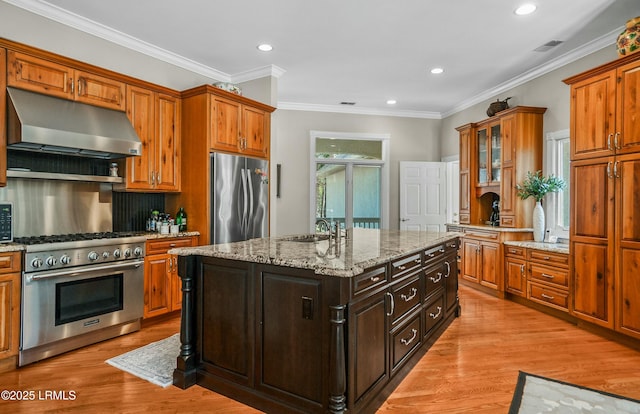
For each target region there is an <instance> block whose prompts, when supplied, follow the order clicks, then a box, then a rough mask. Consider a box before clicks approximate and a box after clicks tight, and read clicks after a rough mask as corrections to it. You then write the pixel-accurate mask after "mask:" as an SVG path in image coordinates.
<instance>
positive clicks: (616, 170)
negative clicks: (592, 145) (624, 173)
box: [613, 161, 622, 178]
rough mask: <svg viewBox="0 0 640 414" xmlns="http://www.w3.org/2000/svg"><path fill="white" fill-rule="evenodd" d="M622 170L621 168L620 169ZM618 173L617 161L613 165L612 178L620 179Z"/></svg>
mask: <svg viewBox="0 0 640 414" xmlns="http://www.w3.org/2000/svg"><path fill="white" fill-rule="evenodd" d="M620 168H622V166H621V167H620ZM619 172H620V171H618V161H616V162H614V163H613V178H620V174H618V173H619Z"/></svg>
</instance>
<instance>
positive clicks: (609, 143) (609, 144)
mask: <svg viewBox="0 0 640 414" xmlns="http://www.w3.org/2000/svg"><path fill="white" fill-rule="evenodd" d="M612 136H613V133H611V134H609V135H607V149H608V150H609V151H611V150H612V148H611V137H612Z"/></svg>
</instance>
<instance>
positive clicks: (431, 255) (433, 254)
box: [428, 253, 436, 258]
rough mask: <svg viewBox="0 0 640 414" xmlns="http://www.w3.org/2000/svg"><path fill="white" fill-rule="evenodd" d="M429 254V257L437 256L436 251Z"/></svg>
mask: <svg viewBox="0 0 640 414" xmlns="http://www.w3.org/2000/svg"><path fill="white" fill-rule="evenodd" d="M428 256H429V258H432V257H436V254H435V253H429V255H428Z"/></svg>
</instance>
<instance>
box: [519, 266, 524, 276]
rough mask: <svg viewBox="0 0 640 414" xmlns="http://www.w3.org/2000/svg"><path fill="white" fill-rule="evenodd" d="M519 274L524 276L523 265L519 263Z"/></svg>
mask: <svg viewBox="0 0 640 414" xmlns="http://www.w3.org/2000/svg"><path fill="white" fill-rule="evenodd" d="M520 274H521V275H522V277H524V265H523V264H522V265H520Z"/></svg>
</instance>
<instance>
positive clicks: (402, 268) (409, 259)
mask: <svg viewBox="0 0 640 414" xmlns="http://www.w3.org/2000/svg"><path fill="white" fill-rule="evenodd" d="M421 266H422V260H421V259H420V253H415V254H410V255H408V256H405V257H403V258H402V259H399V260H395V261H393V262H391V277H392V278H396V277H399V276H401V275H404V274H408V273H410V272H411V271H413V270H418V269H420V267H421Z"/></svg>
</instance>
